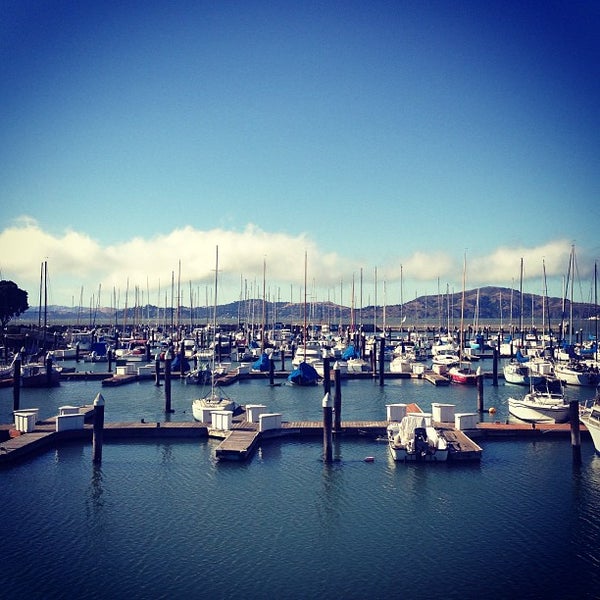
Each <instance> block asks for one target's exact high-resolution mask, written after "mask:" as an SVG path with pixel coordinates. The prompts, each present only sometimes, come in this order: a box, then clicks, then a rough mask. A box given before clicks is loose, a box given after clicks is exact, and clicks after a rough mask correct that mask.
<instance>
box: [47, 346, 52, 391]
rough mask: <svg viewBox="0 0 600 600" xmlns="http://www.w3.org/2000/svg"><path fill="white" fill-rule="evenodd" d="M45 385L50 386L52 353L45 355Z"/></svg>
mask: <svg viewBox="0 0 600 600" xmlns="http://www.w3.org/2000/svg"><path fill="white" fill-rule="evenodd" d="M46 385H47V386H48V387H50V386H51V385H52V353H51V352H48V354H46Z"/></svg>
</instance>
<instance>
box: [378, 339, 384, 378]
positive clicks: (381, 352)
mask: <svg viewBox="0 0 600 600" xmlns="http://www.w3.org/2000/svg"><path fill="white" fill-rule="evenodd" d="M380 343H381V346H380V348H379V385H380V386H381V387H383V380H384V377H383V369H384V365H385V335H382V336H381V339H380Z"/></svg>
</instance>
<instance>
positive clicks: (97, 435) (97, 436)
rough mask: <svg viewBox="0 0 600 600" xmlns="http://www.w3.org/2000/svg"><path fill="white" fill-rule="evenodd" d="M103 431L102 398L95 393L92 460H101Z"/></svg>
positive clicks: (98, 462) (97, 461) (96, 461)
mask: <svg viewBox="0 0 600 600" xmlns="http://www.w3.org/2000/svg"><path fill="white" fill-rule="evenodd" d="M103 432H104V398H103V397H102V394H97V395H96V398H94V426H93V430H92V461H93V462H94V464H100V463H101V462H102V438H103Z"/></svg>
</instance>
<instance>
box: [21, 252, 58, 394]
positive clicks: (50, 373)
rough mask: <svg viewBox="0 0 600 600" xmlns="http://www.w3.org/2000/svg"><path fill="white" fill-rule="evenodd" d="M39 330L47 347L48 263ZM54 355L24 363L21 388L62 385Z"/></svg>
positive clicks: (42, 278) (43, 279)
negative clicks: (42, 314) (42, 316)
mask: <svg viewBox="0 0 600 600" xmlns="http://www.w3.org/2000/svg"><path fill="white" fill-rule="evenodd" d="M42 289H43V294H44V295H43V303H44V320H43V323H42V320H41V310H42ZM38 328H39V329H41V331H42V334H41V340H40V341H41V346H42V349H45V347H46V332H47V329H48V263H47V262H46V261H44V262H43V263H42V271H41V275H40V316H39V318H38ZM52 359H53V353H52V352H48V353H47V354H46V357H45V359H42V358H38V360H37V361H35V362H31V361H27V362H24V363H23V365H22V366H21V386H22V387H26V388H40V387H54V386H57V385H60V374H61V371H62V367H56V366H55V365H54V364H53V360H52Z"/></svg>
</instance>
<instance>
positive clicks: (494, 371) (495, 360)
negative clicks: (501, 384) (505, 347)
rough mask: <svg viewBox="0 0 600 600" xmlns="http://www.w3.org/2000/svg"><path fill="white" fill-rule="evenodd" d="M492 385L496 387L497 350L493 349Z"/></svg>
mask: <svg viewBox="0 0 600 600" xmlns="http://www.w3.org/2000/svg"><path fill="white" fill-rule="evenodd" d="M492 385H493V386H494V387H498V350H497V349H496V348H494V362H493V366H492Z"/></svg>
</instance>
